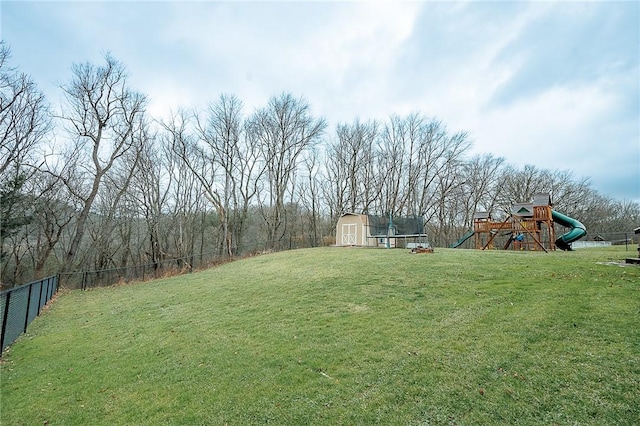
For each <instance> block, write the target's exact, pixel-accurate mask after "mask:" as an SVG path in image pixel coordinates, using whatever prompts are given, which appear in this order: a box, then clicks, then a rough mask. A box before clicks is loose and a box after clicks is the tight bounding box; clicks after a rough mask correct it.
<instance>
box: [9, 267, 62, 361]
mask: <svg viewBox="0 0 640 426" xmlns="http://www.w3.org/2000/svg"><path fill="white" fill-rule="evenodd" d="M57 291H58V277H57V276H51V277H47V278H43V279H41V280H39V281H34V282H32V283H29V284H25V285H22V286H20V287H15V288H12V289H9V290H5V291H3V292H1V293H0V315H2V317H1V318H0V321H1V322H0V329H2V334H1V335H0V346H1V347H2V352H4V349H5V348H6V347H7V346H9V345H11V344H12V343H13V342H15V341H16V339H17V338H18V337H20V335H21V334H22V333H25V332H26V331H27V326H28V325H29V324H30V323H31V321H33V320H34V319H35V317H37V316H38V315H39V314H40V311H42V308H43V307H44V306H45V305H46V304H47V302H49V301H50V300H51V299H52V298H53V296H54V295H55V294H56V292H57Z"/></svg>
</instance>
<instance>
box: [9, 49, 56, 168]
mask: <svg viewBox="0 0 640 426" xmlns="http://www.w3.org/2000/svg"><path fill="white" fill-rule="evenodd" d="M10 56H11V52H10V50H9V48H8V47H7V45H6V44H5V43H4V42H0V176H3V175H4V173H5V172H6V171H7V169H8V168H9V167H10V166H11V165H12V164H13V165H16V164H19V165H24V162H25V161H26V159H27V158H28V157H29V156H31V155H32V154H33V153H34V151H35V148H36V147H37V145H38V144H39V143H40V142H41V141H42V140H43V138H44V137H45V135H46V134H47V133H48V132H49V130H50V129H51V120H50V118H49V106H48V104H47V101H46V99H45V97H44V95H43V94H42V93H41V92H40V91H39V90H38V89H37V87H36V84H35V83H34V82H33V81H32V80H31V78H30V77H29V76H27V75H26V74H23V73H20V72H18V71H17V70H16V69H15V68H12V67H10V66H9V58H10Z"/></svg>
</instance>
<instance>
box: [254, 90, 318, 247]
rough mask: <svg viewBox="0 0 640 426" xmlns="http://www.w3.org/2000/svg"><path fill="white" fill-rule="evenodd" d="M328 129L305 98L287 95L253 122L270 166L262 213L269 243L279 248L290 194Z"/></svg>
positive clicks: (276, 98)
mask: <svg viewBox="0 0 640 426" xmlns="http://www.w3.org/2000/svg"><path fill="white" fill-rule="evenodd" d="M325 128H326V123H325V121H324V119H322V118H314V117H313V116H312V115H311V107H310V105H309V104H308V103H307V102H306V101H305V100H304V99H302V98H300V99H296V98H294V97H293V96H292V95H291V94H287V93H283V94H281V95H279V96H274V97H272V98H271V99H270V100H269V103H268V105H267V106H266V107H264V108H262V109H259V110H257V111H256V112H255V114H254V115H253V117H252V118H251V131H252V132H254V135H256V139H257V141H258V142H259V144H260V150H261V154H262V158H263V160H264V162H265V164H266V177H267V182H266V185H267V189H268V191H267V194H266V195H265V197H264V198H263V199H262V200H261V212H262V216H263V218H264V220H265V222H266V227H267V242H268V244H270V245H275V244H278V243H279V242H280V240H281V238H282V237H283V236H284V234H285V231H286V229H284V226H283V224H284V219H285V203H286V202H287V200H286V193H287V191H288V190H289V187H290V185H291V183H292V177H293V174H294V172H295V171H296V169H297V168H298V166H299V164H300V161H301V160H302V158H303V157H302V155H303V153H304V152H305V151H306V150H308V149H309V148H311V147H313V146H314V145H315V144H316V143H318V142H319V141H320V138H321V136H322V134H323V132H324V130H325Z"/></svg>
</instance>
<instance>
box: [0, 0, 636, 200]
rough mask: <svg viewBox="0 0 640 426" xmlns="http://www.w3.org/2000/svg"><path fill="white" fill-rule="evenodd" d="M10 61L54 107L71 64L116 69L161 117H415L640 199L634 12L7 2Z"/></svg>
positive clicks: (572, 5)
mask: <svg viewBox="0 0 640 426" xmlns="http://www.w3.org/2000/svg"><path fill="white" fill-rule="evenodd" d="M0 13H1V27H0V32H1V36H2V39H3V40H5V41H6V42H7V43H8V44H9V47H10V48H11V50H12V60H11V63H12V64H13V65H14V66H17V67H19V69H20V70H21V71H23V72H26V73H28V74H30V75H31V76H32V77H33V79H34V80H35V81H36V83H37V84H38V85H39V87H40V89H41V90H43V91H44V92H45V94H46V95H47V97H48V98H49V100H50V101H51V102H52V103H53V104H54V105H56V104H58V103H59V98H60V94H61V91H60V90H59V86H60V84H64V83H66V82H67V81H69V79H70V76H71V72H70V69H71V65H72V64H74V63H82V62H87V61H89V62H93V63H95V64H101V63H102V62H103V56H104V54H105V53H106V52H110V53H111V54H112V55H113V56H114V57H115V58H116V59H118V60H120V61H121V62H123V63H124V65H125V66H126V67H127V69H128V70H129V75H130V84H131V86H132V87H133V88H134V89H136V90H139V91H141V92H143V93H145V94H146V95H148V97H149V99H150V107H149V110H150V112H151V113H152V114H153V115H154V116H155V117H162V116H166V115H167V114H168V112H169V111H170V110H171V109H173V110H175V109H177V108H178V107H181V106H187V107H198V108H201V107H204V106H205V105H206V104H207V102H209V101H213V100H216V99H217V98H218V97H219V95H220V94H221V93H230V94H235V95H236V96H237V97H238V98H239V99H240V100H242V101H243V103H244V105H245V112H246V113H247V114H249V113H251V112H252V111H253V110H254V108H257V107H262V106H264V105H265V104H266V102H267V100H268V98H269V97H271V96H273V95H278V94H280V93H282V92H290V93H292V94H293V95H294V96H296V97H298V96H303V97H304V98H305V99H306V100H307V101H308V102H309V103H310V104H311V106H312V109H313V112H314V113H315V114H316V115H318V116H323V117H325V118H326V119H327V121H328V123H329V131H330V132H331V133H333V131H334V129H335V125H336V124H338V123H346V122H352V121H353V120H354V119H355V118H360V119H361V120H368V119H374V118H375V119H380V120H385V119H387V118H388V117H389V115H391V114H400V115H404V114H408V113H410V112H421V113H422V114H424V115H427V116H429V117H434V118H436V119H439V120H441V121H442V122H443V123H444V124H445V125H446V126H447V128H448V129H449V131H450V132H456V131H459V130H465V131H467V132H468V133H469V135H470V137H471V138H472V140H473V150H472V153H473V154H475V153H492V154H493V155H495V156H499V157H504V158H505V159H506V160H507V161H508V162H509V163H510V164H513V165H515V166H523V165H525V164H533V165H535V166H537V167H539V168H548V169H553V170H569V171H571V172H572V173H573V175H574V177H575V178H576V179H579V178H582V177H590V178H591V183H592V187H593V188H595V189H596V190H598V191H599V192H601V193H602V194H603V195H606V196H610V197H612V198H615V199H619V200H623V199H626V200H635V201H640V2H638V1H625V2H612V1H606V2H605V1H602V2H599V1H589V2H540V1H536V2H498V1H485V2H477V1H474V2H453V1H440V2H391V1H386V2H380V1H379V2H368V1H360V2H329V1H319V2H272V1H263V2H242V1H235V2H218V1H190V2H177V1H175V2H174V1H128V2H112V1H93V2H92V1H78V2H62V1H6V0H3V1H2V2H1V3H0Z"/></svg>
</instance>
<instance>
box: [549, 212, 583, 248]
mask: <svg viewBox="0 0 640 426" xmlns="http://www.w3.org/2000/svg"><path fill="white" fill-rule="evenodd" d="M551 217H552V218H553V221H554V222H556V223H559V224H560V225H562V226H565V227H567V228H569V232H567V233H566V234H562V235H561V236H560V237H559V238H558V239H557V240H556V247H558V248H559V249H561V250H571V243H572V242H574V241H576V240H579V239H580V238H582V237H584V236H585V235H587V228H586V227H585V226H584V225H583V224H582V223H581V222H580V221H578V220H576V219H574V218H572V217H569V216H566V215H563V214H562V213H559V212H557V211H555V210H552V211H551Z"/></svg>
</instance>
